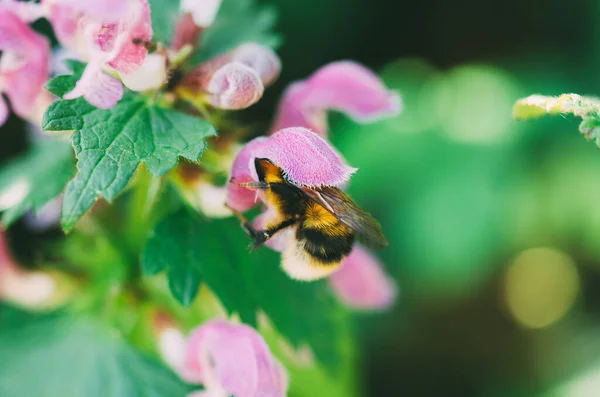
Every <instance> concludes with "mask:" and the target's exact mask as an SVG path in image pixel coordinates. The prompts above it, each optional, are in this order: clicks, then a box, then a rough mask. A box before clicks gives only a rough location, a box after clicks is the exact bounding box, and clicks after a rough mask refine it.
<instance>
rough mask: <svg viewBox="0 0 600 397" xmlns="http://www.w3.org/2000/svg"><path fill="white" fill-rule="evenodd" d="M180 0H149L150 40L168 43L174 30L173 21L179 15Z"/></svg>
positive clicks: (174, 21)
mask: <svg viewBox="0 0 600 397" xmlns="http://www.w3.org/2000/svg"><path fill="white" fill-rule="evenodd" d="M179 2H180V0H149V1H148V4H149V5H150V19H151V20H152V31H153V32H154V33H153V36H152V40H154V41H157V42H158V41H160V42H163V43H169V42H170V41H171V36H172V34H173V32H174V31H175V23H176V22H177V19H178V18H179V16H180V15H181V12H180V11H179Z"/></svg>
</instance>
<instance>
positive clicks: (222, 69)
mask: <svg viewBox="0 0 600 397" xmlns="http://www.w3.org/2000/svg"><path fill="white" fill-rule="evenodd" d="M280 70H281V63H280V61H279V57H278V56H277V54H275V52H273V50H271V49H270V48H267V47H264V46H261V45H259V44H255V43H244V44H241V45H239V46H238V47H236V48H235V49H233V50H232V51H230V52H228V53H226V54H223V55H220V56H218V57H216V58H214V59H211V60H209V61H207V62H205V63H203V64H201V65H200V66H198V67H197V68H195V69H193V70H192V71H190V72H189V73H188V74H187V75H186V76H185V77H184V78H183V80H182V82H181V83H180V85H179V88H178V91H179V92H180V93H181V94H182V96H184V97H192V98H194V97H197V96H198V95H203V94H204V95H205V96H206V100H207V101H208V102H209V103H210V104H211V105H212V106H215V107H217V108H221V109H244V108H247V107H249V106H251V105H253V104H255V103H256V102H257V101H258V100H259V99H260V98H261V97H262V94H263V91H264V88H265V86H268V85H270V84H272V83H273V82H274V81H275V80H276V79H277V77H278V76H279V72H280Z"/></svg>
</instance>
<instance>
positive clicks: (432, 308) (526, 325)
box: [0, 0, 600, 397]
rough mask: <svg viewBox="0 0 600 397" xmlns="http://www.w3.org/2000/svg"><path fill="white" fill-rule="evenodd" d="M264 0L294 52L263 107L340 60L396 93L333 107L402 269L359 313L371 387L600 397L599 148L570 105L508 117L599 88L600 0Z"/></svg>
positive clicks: (1, 151)
mask: <svg viewBox="0 0 600 397" xmlns="http://www.w3.org/2000/svg"><path fill="white" fill-rule="evenodd" d="M263 3H265V4H274V5H276V6H277V7H278V8H279V10H280V20H279V23H278V30H279V31H280V32H281V33H282V35H283V37H284V43H283V45H282V47H281V49H280V51H279V53H280V56H281V58H282V62H283V65H284V68H283V73H282V77H281V79H280V80H279V81H278V83H277V84H276V85H275V86H274V87H273V88H272V89H270V90H268V91H267V92H266V93H265V97H264V99H263V100H261V102H259V104H258V105H256V106H255V107H254V108H253V109H251V111H250V112H251V114H252V115H253V117H257V118H259V119H261V120H262V121H263V122H264V123H265V124H266V123H268V121H269V119H270V118H271V117H272V114H273V109H274V107H275V105H276V103H277V100H278V98H279V97H280V95H281V92H282V90H283V89H284V88H285V86H286V85H287V84H288V83H289V82H290V81H293V80H297V79H301V78H305V77H306V76H308V75H309V74H310V73H312V72H313V71H314V70H316V69H317V68H319V67H320V66H321V65H323V64H325V63H327V62H330V61H334V60H339V59H355V60H357V61H359V62H361V63H363V64H365V65H367V66H369V67H371V68H373V69H375V70H376V71H378V72H380V73H381V75H382V76H383V78H384V79H385V81H386V83H387V84H388V85H389V86H390V87H392V88H394V89H398V90H399V91H400V93H401V95H402V97H403V100H404V104H405V110H404V112H403V114H402V115H401V116H399V117H398V118H396V119H392V120H386V121H382V122H379V123H376V124H372V125H368V126H362V125H357V124H355V123H353V122H352V121H350V120H348V119H346V118H345V117H343V116H341V115H332V116H331V120H330V121H331V139H332V140H333V142H334V144H335V145H336V146H337V147H338V148H339V150H340V151H341V152H342V153H343V154H344V156H345V157H346V158H347V159H348V160H349V162H350V163H351V164H352V165H353V166H356V167H359V168H360V169H361V170H360V171H359V172H358V174H357V175H356V177H355V178H354V179H353V180H352V185H351V187H350V193H351V194H352V196H353V197H354V198H355V200H356V201H357V202H359V203H360V204H361V205H362V206H364V207H365V208H367V209H368V210H369V211H371V212H372V213H373V214H374V215H375V216H376V217H377V218H378V219H380V220H381V222H382V224H383V227H384V230H385V231H386V234H387V237H388V239H389V240H390V246H389V247H388V248H387V249H385V250H383V251H382V252H381V253H380V256H381V257H382V259H383V260H384V262H385V263H386V265H387V267H388V269H389V271H390V272H391V273H393V274H394V276H395V277H396V278H397V280H398V282H399V285H400V297H399V301H398V303H397V305H396V306H395V307H394V309H393V310H392V311H390V312H388V313H385V314H383V315H380V314H376V315H363V316H360V317H359V318H358V319H357V325H358V327H359V329H360V330H361V332H360V335H361V339H362V342H363V343H362V344H361V351H360V357H361V359H360V367H361V373H362V376H361V378H362V379H361V387H362V389H363V393H364V395H365V396H378V397H383V396H404V397H412V396H419V397H429V396H445V397H453V396H457V397H458V396H460V397H470V396H474V397H501V396H502V397H520V396H523V397H536V396H540V397H542V396H543V397H546V396H547V397H550V396H552V397H562V396H564V397H594V396H600V244H598V242H600V178H599V177H598V175H599V174H598V172H599V171H600V153H599V152H598V149H597V148H596V147H595V146H594V145H593V144H592V143H588V142H585V141H584V140H583V139H582V137H581V136H579V134H578V133H577V122H576V121H574V120H570V119H568V118H560V117H559V118H554V119H551V118H548V119H542V120H537V121H531V122H527V123H522V122H516V121H513V120H512V118H511V108H512V104H513V103H514V101H515V100H516V99H518V98H519V97H523V96H526V95H529V94H532V93H542V94H547V95H557V94H560V93H563V92H577V93H580V94H598V93H600V81H599V79H598V78H597V76H598V75H599V74H600V73H599V72H598V71H599V69H600V28H599V27H598V26H600V25H599V24H598V22H599V20H600V3H598V2H596V1H586V0H578V1H573V2H570V3H565V2H562V1H558V0H550V1H549V0H546V1H541V0H530V1H527V2H523V1H520V0H508V1H504V2H492V1H484V2H482V1H476V0H459V1H453V2H447V1H444V0H421V1H398V0H327V1H322V0H304V1H289V0H276V1H264V2H263ZM22 128H23V127H22V125H21V123H20V122H19V121H18V120H17V119H16V118H14V116H12V117H11V119H10V120H9V124H7V126H6V128H3V129H2V131H1V134H2V139H3V140H2V142H3V143H2V145H0V159H6V158H8V157H9V156H11V155H14V154H16V153H18V152H19V151H21V150H23V149H24V148H25V141H26V136H25V134H23V133H21V132H20V131H19V130H20V129H22ZM11 233H12V234H13V235H15V237H16V238H15V240H18V236H19V235H20V234H23V235H24V233H25V231H24V230H23V229H22V228H20V227H19V226H18V225H17V227H16V228H15V229H14V230H12V231H11ZM28 239H29V240H28V241H29V243H28V245H35V237H31V236H29V235H28ZM22 251H23V252H24V253H26V251H27V249H22Z"/></svg>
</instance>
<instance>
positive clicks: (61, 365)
mask: <svg viewBox="0 0 600 397" xmlns="http://www.w3.org/2000/svg"><path fill="white" fill-rule="evenodd" d="M0 319H3V317H0ZM2 324H3V326H2V327H1V328H0V356H1V357H2V360H0V396H11V397H30V396H37V397H56V396H62V397H83V396H85V397H106V396H110V397H130V396H137V397H164V396H169V397H171V396H172V397H184V396H185V395H186V393H187V392H188V391H189V387H188V386H186V385H185V384H184V383H183V382H181V381H180V380H179V379H178V378H177V377H176V376H175V375H174V374H172V373H171V372H170V371H169V370H168V369H166V368H164V367H163V366H162V365H161V364H159V363H157V362H154V361H153V360H150V359H148V358H146V357H145V356H142V355H141V354H139V353H138V352H136V351H135V350H133V349H132V348H130V347H129V346H128V345H126V344H125V343H124V342H123V341H122V340H121V338H120V337H119V336H118V335H117V334H115V332H114V330H111V329H109V328H107V327H106V326H104V325H103V324H101V323H99V322H98V321H96V320H94V319H91V318H90V319H75V318H70V317H66V316H58V315H54V316H48V317H45V318H31V317H30V318H24V319H21V321H19V322H16V323H12V322H9V323H7V322H6V321H4V322H3V323H2Z"/></svg>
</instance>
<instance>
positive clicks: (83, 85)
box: [63, 63, 123, 109]
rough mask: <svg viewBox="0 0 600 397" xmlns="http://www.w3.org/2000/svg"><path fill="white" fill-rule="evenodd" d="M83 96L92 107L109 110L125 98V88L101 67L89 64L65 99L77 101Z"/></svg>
mask: <svg viewBox="0 0 600 397" xmlns="http://www.w3.org/2000/svg"><path fill="white" fill-rule="evenodd" d="M81 96H83V97H84V98H85V99H86V101H88V102H89V103H90V104H91V105H94V106H96V107H98V108H101V109H109V108H111V107H113V106H114V105H115V104H116V103H117V102H118V101H119V99H121V97H122V96H123V86H122V85H121V83H120V82H119V81H118V80H116V79H114V78H112V77H110V76H108V75H106V74H104V72H102V69H101V68H100V66H99V65H97V64H93V63H89V64H88V65H87V66H86V68H85V70H84V72H83V75H82V76H81V79H79V81H78V82H77V84H76V85H75V88H74V89H73V90H72V91H69V92H68V93H66V94H65V95H64V96H63V98H64V99H75V98H79V97H81Z"/></svg>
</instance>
